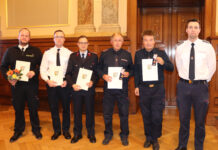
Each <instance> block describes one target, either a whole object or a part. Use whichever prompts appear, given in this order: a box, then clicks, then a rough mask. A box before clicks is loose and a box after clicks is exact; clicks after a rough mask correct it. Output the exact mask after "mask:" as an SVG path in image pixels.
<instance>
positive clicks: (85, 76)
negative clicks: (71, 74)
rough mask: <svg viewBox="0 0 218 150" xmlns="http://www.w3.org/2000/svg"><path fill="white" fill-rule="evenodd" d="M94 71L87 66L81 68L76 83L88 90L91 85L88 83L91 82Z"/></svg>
mask: <svg viewBox="0 0 218 150" xmlns="http://www.w3.org/2000/svg"><path fill="white" fill-rule="evenodd" d="M92 72H93V71H92V70H88V69H85V68H80V69H79V74H78V76H77V80H76V84H77V85H79V86H80V88H81V89H82V90H85V91H88V89H89V87H88V85H87V83H89V82H90V80H91V77H92Z"/></svg>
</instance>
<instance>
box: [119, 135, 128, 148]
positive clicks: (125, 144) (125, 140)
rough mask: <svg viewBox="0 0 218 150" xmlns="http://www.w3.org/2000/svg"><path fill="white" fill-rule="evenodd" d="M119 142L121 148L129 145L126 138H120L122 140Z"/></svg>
mask: <svg viewBox="0 0 218 150" xmlns="http://www.w3.org/2000/svg"><path fill="white" fill-rule="evenodd" d="M121 142H122V144H123V146H127V145H129V141H128V138H127V137H122V138H121Z"/></svg>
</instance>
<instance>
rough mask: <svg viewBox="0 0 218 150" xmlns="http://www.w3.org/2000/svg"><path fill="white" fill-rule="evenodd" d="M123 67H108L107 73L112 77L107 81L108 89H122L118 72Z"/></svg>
mask: <svg viewBox="0 0 218 150" xmlns="http://www.w3.org/2000/svg"><path fill="white" fill-rule="evenodd" d="M122 70H123V67H108V75H109V76H111V77H112V81H111V82H108V83H107V88H108V89H122V88H123V80H122V78H120V74H121V72H122Z"/></svg>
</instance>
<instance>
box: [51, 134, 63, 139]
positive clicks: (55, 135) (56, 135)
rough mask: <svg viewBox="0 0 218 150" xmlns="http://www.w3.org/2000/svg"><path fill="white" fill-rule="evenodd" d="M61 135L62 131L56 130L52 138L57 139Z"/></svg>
mask: <svg viewBox="0 0 218 150" xmlns="http://www.w3.org/2000/svg"><path fill="white" fill-rule="evenodd" d="M60 135H61V132H55V133H54V134H53V135H52V137H51V140H56V139H57V138H58V137H59V136H60Z"/></svg>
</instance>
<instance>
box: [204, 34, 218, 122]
mask: <svg viewBox="0 0 218 150" xmlns="http://www.w3.org/2000/svg"><path fill="white" fill-rule="evenodd" d="M211 43H212V45H213V47H214V49H215V52H216V62H217V63H216V64H217V65H216V72H215V74H214V76H213V78H212V80H211V81H210V83H209V85H210V88H209V93H210V103H209V109H208V115H207V120H206V123H207V125H216V123H217V122H218V37H212V38H211Z"/></svg>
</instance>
